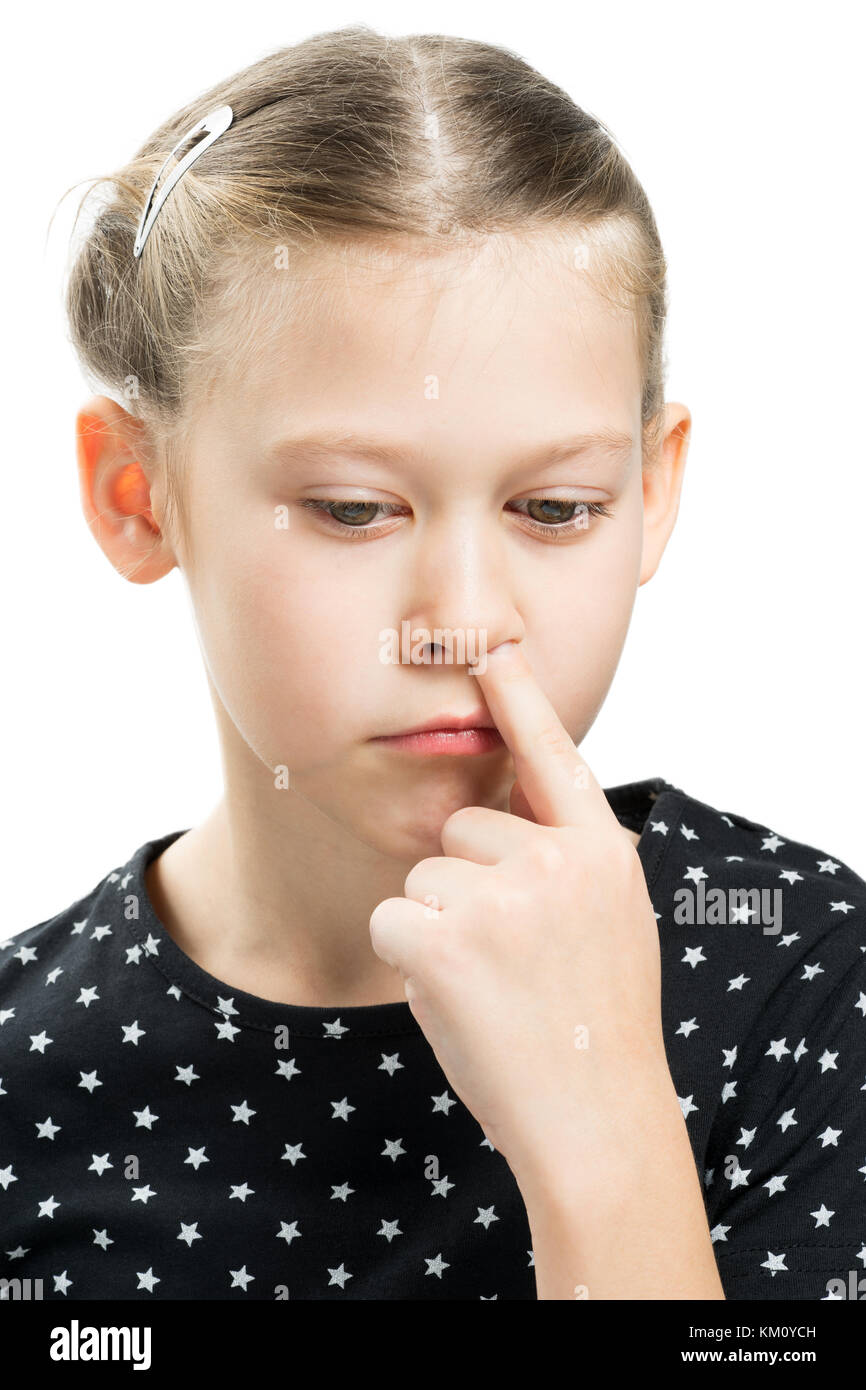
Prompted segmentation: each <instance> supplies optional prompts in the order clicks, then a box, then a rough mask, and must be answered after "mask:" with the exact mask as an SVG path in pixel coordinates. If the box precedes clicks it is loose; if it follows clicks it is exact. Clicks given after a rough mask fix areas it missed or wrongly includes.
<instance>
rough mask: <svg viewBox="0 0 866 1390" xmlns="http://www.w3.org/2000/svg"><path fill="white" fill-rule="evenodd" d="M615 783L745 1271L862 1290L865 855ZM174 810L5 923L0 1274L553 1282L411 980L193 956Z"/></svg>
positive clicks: (75, 1278)
mask: <svg viewBox="0 0 866 1390" xmlns="http://www.w3.org/2000/svg"><path fill="white" fill-rule="evenodd" d="M606 796H607V798H608V800H609V802H610V804H611V806H612V807H613V809H614V811H615V812H616V814H617V816H618V818H619V820H620V821H621V823H622V824H623V825H625V826H627V827H629V828H631V829H633V830H636V831H641V832H642V833H641V839H640V844H639V846H638V853H639V855H640V858H641V862H642V864H643V868H644V872H645V875H646V880H647V886H648V889H649V892H650V896H651V898H652V901H653V905H654V908H655V911H656V915H657V917H658V927H659V938H660V943H661V957H662V1011H663V1023H664V1036H665V1042H666V1048H667V1057H668V1062H669V1066H670V1071H671V1075H672V1078H673V1081H674V1083H675V1087H676V1092H677V1095H678V1097H679V1098H680V1103H681V1106H682V1109H683V1114H684V1116H685V1122H686V1126H687V1129H688V1133H689V1136H690V1140H691V1144H692V1149H693V1153H694V1157H695V1163H696V1167H697V1171H698V1173H699V1174H700V1178H701V1182H702V1190H703V1193H704V1200H705V1203H706V1210H707V1217H708V1221H709V1226H710V1230H711V1234H712V1238H713V1248H714V1251H715V1253H716V1256H717V1262H718V1268H719V1272H720V1276H721V1279H722V1283H723V1287H724V1290H725V1293H726V1296H727V1297H728V1298H732V1299H833V1298H842V1297H852V1296H856V1293H855V1291H856V1284H857V1281H858V1280H859V1279H861V1278H864V1279H866V962H864V955H866V883H864V881H863V879H861V878H860V877H859V876H858V875H857V874H855V873H854V872H853V870H851V869H850V868H848V867H847V866H846V865H845V864H842V863H840V862H838V861H835V860H833V859H832V858H831V857H830V856H829V855H828V854H825V853H823V852H822V851H819V850H816V849H814V848H812V847H810V846H808V845H804V844H799V843H795V842H793V841H790V840H785V839H781V838H779V837H778V836H777V835H775V834H774V833H773V832H772V831H770V830H769V829H768V828H767V827H766V826H762V825H757V824H755V823H754V822H752V821H749V820H745V819H743V817H741V816H737V815H734V814H733V813H729V814H722V813H720V812H719V811H717V810H715V809H713V807H711V806H708V805H706V804H705V803H703V802H701V801H698V800H696V799H694V798H693V797H690V796H688V795H687V794H686V793H685V792H683V791H681V790H680V789H679V788H677V787H674V786H672V785H671V784H670V783H669V782H666V781H664V780H663V779H662V778H653V779H647V780H646V781H643V782H635V783H629V784H627V785H624V786H620V787H614V788H612V789H609V790H607V791H606ZM183 833H185V832H183V831H175V832H173V833H171V834H169V835H165V836H163V837H162V838H160V839H156V840H150V841H148V842H147V843H145V844H143V845H141V846H140V847H139V849H137V850H136V851H135V853H134V854H133V855H132V856H131V857H130V859H129V860H128V861H127V862H126V863H125V864H123V865H121V866H120V867H118V868H116V869H115V870H113V871H112V872H111V873H109V874H108V875H107V876H106V877H105V878H104V879H102V880H101V882H99V883H98V884H97V885H96V886H95V887H94V888H93V889H92V890H91V891H90V892H89V893H87V894H86V895H85V896H84V897H82V898H80V899H79V900H78V901H77V902H75V903H73V904H72V905H71V906H70V907H68V908H66V909H65V910H64V911H62V912H60V913H58V914H57V915H56V916H54V917H52V918H51V919H50V920H49V921H46V922H42V923H41V924H40V925H38V926H35V927H31V928H29V929H27V930H25V931H23V932H20V933H19V934H18V935H16V936H15V937H14V938H13V939H12V940H11V941H7V942H4V943H2V946H0V1278H5V1279H10V1280H11V1279H13V1278H15V1277H18V1278H20V1279H28V1278H29V1279H31V1280H33V1279H42V1280H43V1296H44V1297H45V1298H60V1299H62V1298H67V1299H106V1298H120V1299H127V1298H128V1299H144V1300H148V1299H154V1298H155V1299H269V1300H270V1299H277V1298H286V1297H288V1298H300V1299H332V1298H333V1299H534V1298H535V1296H536V1295H535V1277H534V1271H533V1255H532V1249H531V1244H532V1242H531V1235H530V1230H529V1224H528V1220H527V1216H526V1211H525V1208H524V1205H523V1202H522V1199H521V1196H520V1192H519V1189H518V1187H517V1185H516V1182H515V1180H514V1178H513V1176H512V1174H511V1170H510V1169H509V1167H508V1165H507V1164H506V1162H505V1160H504V1158H503V1157H502V1155H501V1154H500V1153H498V1152H497V1151H496V1150H495V1149H493V1148H492V1147H491V1144H490V1142H489V1141H488V1140H487V1139H485V1136H484V1133H483V1131H482V1129H481V1127H480V1125H479V1124H478V1123H477V1121H476V1120H475V1118H474V1117H473V1116H472V1115H471V1113H470V1112H469V1111H468V1110H467V1109H466V1108H465V1106H464V1105H463V1104H462V1103H461V1101H459V1100H458V1099H457V1098H456V1096H454V1095H453V1093H452V1092H451V1090H450V1088H449V1085H448V1082H447V1080H446V1078H445V1076H444V1074H443V1072H442V1071H441V1069H440V1067H439V1065H438V1063H437V1062H436V1059H435V1057H434V1054H433V1052H432V1050H431V1048H430V1046H429V1044H428V1043H427V1040H426V1038H425V1037H424V1035H423V1033H422V1032H421V1030H420V1028H419V1026H418V1024H417V1023H416V1021H415V1019H414V1017H413V1015H412V1013H411V1010H410V1008H409V1005H408V1003H393V1004H377V1005H372V1006H363V1007H358V1006H351V1007H348V1008H312V1007H306V1006H296V1005H288V1004H281V1003H272V1002H269V1001H267V1000H265V999H260V998H257V997H255V996H253V995H250V994H246V993H244V992H243V991H241V990H238V989H235V988H233V987H232V986H230V985H227V984H224V983H222V982H221V981H219V980H216V979H214V978H213V977H212V976H210V975H208V974H207V973H206V972H205V971H203V970H202V969H200V968H199V967H198V966H197V965H196V964H195V963H194V962H193V961H192V960H191V959H190V958H189V957H188V956H187V955H185V954H184V953H183V952H182V951H181V950H180V949H179V947H178V946H177V945H176V944H175V942H174V941H173V940H172V938H171V937H170V936H169V935H168V933H167V932H166V930H165V928H164V927H163V925H162V924H161V922H160V921H159V919H158V918H157V916H156V914H155V912H154V909H153V906H152V904H151V903H150V901H149V899H148V895H147V891H146V885H145V879H144V870H145V867H146V866H147V864H148V863H149V862H150V861H151V860H152V859H153V858H155V857H156V855H158V854H160V853H161V851H162V850H164V849H165V848H167V847H168V845H169V844H171V843H172V841H173V840H175V839H176V838H177V837H178V836H179V835H180V834H183ZM741 889H745V890H752V897H751V899H749V900H747V901H746V900H744V899H743V898H739V899H738V898H737V896H736V892H734V893H732V892H731V891H730V890H741ZM682 890H685V894H683V892H682ZM689 909H690V910H691V917H692V920H691V922H689V921H687V920H683V917H684V915H686V914H687V913H688V911H689ZM633 1236H634V1239H635V1240H640V1231H639V1230H636V1231H635V1232H634V1233H633ZM830 1281H839V1282H837V1283H833V1282H830ZM664 1284H665V1277H664V1269H660V1270H659V1291H658V1296H659V1297H661V1298H664V1297H665V1292H664ZM0 1290H2V1286H0ZM864 1291H866V1284H864V1286H863V1288H862V1289H861V1290H860V1293H861V1295H862V1293H863V1292H864Z"/></svg>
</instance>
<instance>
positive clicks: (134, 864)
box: [120, 777, 685, 1040]
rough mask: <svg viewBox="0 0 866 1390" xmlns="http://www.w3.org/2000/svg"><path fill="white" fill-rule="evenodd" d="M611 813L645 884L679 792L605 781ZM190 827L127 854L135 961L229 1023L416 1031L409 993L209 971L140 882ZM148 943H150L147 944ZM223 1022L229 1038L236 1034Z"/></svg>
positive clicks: (301, 1031)
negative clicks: (297, 984) (268, 984)
mask: <svg viewBox="0 0 866 1390" xmlns="http://www.w3.org/2000/svg"><path fill="white" fill-rule="evenodd" d="M604 793H605V796H606V797H607V800H608V803H609V805H610V806H611V808H612V810H613V811H614V814H615V815H616V816H617V819H618V820H619V821H620V823H621V824H622V825H625V826H626V827H627V828H628V829H631V830H635V831H640V840H639V841H638V844H637V846H636V848H637V852H638V855H639V857H640V860H641V863H642V865H643V869H644V874H645V876H646V880H647V885H648V888H649V889H650V890H651V889H652V886H653V883H654V882H655V879H656V877H657V876H658V872H659V869H660V867H661V863H662V860H663V857H664V853H665V849H666V847H667V845H668V843H669V842H670V838H671V834H672V832H673V829H674V827H675V823H676V820H677V819H678V815H679V812H680V810H681V807H682V802H683V800H684V797H685V794H684V793H683V792H682V791H680V789H679V788H678V787H674V786H673V785H672V783H670V782H667V781H666V780H665V779H664V778H662V777H649V778H645V779H643V780H641V781H636V782H624V783H622V784H620V785H619V786H616V787H605V788H604ZM651 821H655V822H656V824H657V825H658V824H659V823H660V822H665V824H666V833H658V834H657V833H655V832H654V831H653V829H652V827H651V824H650V822H651ZM188 829H189V827H187V828H186V829H183V830H173V831H170V832H169V833H168V834H167V835H162V836H160V837H159V838H158V839H154V840H148V841H146V842H145V843H144V844H143V845H140V846H139V848H138V849H137V850H136V851H135V853H134V854H133V855H132V857H131V859H130V860H129V861H128V863H127V865H126V866H125V867H126V870H127V875H128V876H124V878H123V880H122V881H123V883H124V887H123V888H122V889H121V890H120V891H121V892H122V893H123V894H124V896H125V897H129V896H130V895H134V896H135V898H136V899H137V902H138V916H137V918H136V917H133V918H132V919H131V920H126V919H125V920H124V925H125V926H126V927H128V929H129V930H130V932H131V933H132V935H133V936H134V937H135V939H136V944H137V945H138V946H140V947H141V949H142V952H143V957H142V963H143V962H144V961H146V962H147V964H148V965H150V966H152V967H154V968H156V969H157V970H158V971H160V973H161V974H162V975H163V976H164V977H165V979H166V980H167V982H168V984H167V987H168V988H169V989H172V988H174V989H175V990H179V991H180V992H181V993H182V994H184V995H186V996H187V997H188V998H190V999H192V1000H193V1001H194V1002H196V1003H198V1004H200V1005H202V1006H203V1007H204V1008H206V1009H208V1010H210V1012H212V1013H215V1014H216V1015H218V1016H221V1017H222V1018H223V1019H225V1020H226V1021H227V1022H228V1023H229V1024H230V1025H231V1026H232V1028H253V1029H259V1030H262V1029H264V1030H266V1031H268V1032H273V1031H274V1030H275V1029H276V1028H287V1029H288V1030H289V1033H290V1034H294V1035H295V1036H296V1037H307V1038H321V1039H323V1040H325V1039H328V1038H332V1039H334V1040H345V1039H349V1038H356V1037H375V1036H378V1035H381V1036H383V1037H384V1036H397V1035H401V1034H405V1035H418V1036H423V1035H422V1030H421V1028H420V1026H419V1024H418V1022H417V1020H416V1019H415V1017H414V1015H413V1013H412V1010H411V1009H410V1007H409V1004H408V1001H407V1002H405V1003H403V1002H398V1003H390V1004H350V1005H333V1006H323V1005H318V1004H317V1005H311V1004H286V1003H283V1002H277V1001H275V1000H269V999H264V998H262V997H260V996H259V995H255V994H248V993H247V992H246V991H244V990H241V989H237V988H235V987H234V986H233V985H229V984H227V983H226V982H225V981H224V980H218V979H217V978H216V977H215V976H213V975H210V974H209V973H208V972H207V971H206V970H204V969H203V968H202V967H201V966H200V965H198V964H197V963H196V962H195V961H194V960H193V959H192V957H191V956H188V955H187V954H186V952H185V951H182V950H181V948H180V947H179V946H178V945H177V943H176V942H175V940H174V938H173V937H171V936H170V935H169V933H168V932H167V931H166V928H165V926H164V925H163V923H162V921H161V920H160V918H159V917H158V916H157V914H156V910H155V908H154V906H153V903H152V902H151V899H150V895H149V893H148V890H147V880H146V877H145V871H146V869H147V867H148V865H149V864H150V863H152V861H153V860H154V859H156V858H157V857H158V856H159V855H160V854H162V852H163V851H164V850H166V849H168V847H169V845H171V844H173V843H174V841H175V840H177V839H179V838H180V836H181V835H185V834H186V833H187V830H188ZM154 943H155V944H154ZM232 1028H227V1029H226V1036H227V1038H228V1039H229V1040H231V1039H233V1038H234V1037H235V1036H236V1035H235V1034H234V1032H233V1031H232Z"/></svg>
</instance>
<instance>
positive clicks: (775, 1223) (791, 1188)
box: [704, 873, 866, 1301]
mask: <svg viewBox="0 0 866 1390" xmlns="http://www.w3.org/2000/svg"><path fill="white" fill-rule="evenodd" d="M835 887H836V890H837V891H836V892H835V893H833V892H830V893H828V892H827V887H826V880H824V881H823V882H822V883H821V885H820V898H818V897H817V896H816V897H814V898H812V896H811V895H810V894H809V893H808V892H807V893H806V894H805V895H804V899H803V900H804V901H805V902H807V903H808V904H809V907H808V910H807V913H806V914H805V915H803V916H802V917H801V919H800V920H799V921H796V922H795V923H794V924H793V925H790V924H789V925H787V926H786V927H785V928H784V929H783V933H782V934H780V935H779V936H778V937H776V938H773V937H768V936H765V937H754V936H753V937H752V941H753V943H754V945H753V948H752V949H753V950H754V951H755V953H756V954H757V953H759V952H761V951H768V952H772V953H774V955H771V956H770V960H771V961H772V982H771V986H770V987H769V988H768V990H767V992H766V996H765V997H764V998H763V999H762V1005H761V1009H760V1011H759V1013H758V1014H757V1017H756V1018H755V1019H754V1021H753V1023H752V1026H751V1027H750V1029H749V1030H748V1032H747V1033H746V1036H745V1037H744V1038H743V1039H742V1040H740V1041H739V1042H737V1044H736V1048H735V1051H734V1050H733V1049H732V1051H731V1052H729V1053H728V1056H727V1060H728V1061H730V1062H731V1063H732V1065H731V1067H730V1069H729V1071H728V1072H727V1073H726V1074H727V1075H728V1076H729V1077H730V1081H729V1082H728V1083H727V1084H726V1088H725V1091H724V1092H723V1094H722V1097H721V1098H720V1103H719V1105H718V1110H717V1112H716V1118H715V1123H714V1125H713V1128H712V1131H711V1133H710V1135H709V1142H708V1145H707V1168H706V1171H705V1174H704V1185H705V1193H704V1195H705V1202H706V1208H707V1215H708V1217H709V1221H710V1231H711V1235H712V1239H713V1246H714V1252H715V1255H716V1259H717V1265H718V1268H719V1273H720V1277H721V1279H722V1283H723V1286H724V1289H725V1294H726V1297H727V1298H730V1299H778V1300H789V1299H808V1300H829V1301H832V1300H846V1299H851V1298H855V1299H862V1298H864V1297H866V884H864V883H863V881H862V880H860V879H858V878H857V876H856V875H853V874H850V873H849V876H848V877H847V881H846V882H845V883H844V886H843V884H841V883H839V884H837V885H835ZM819 901H820V904H821V905H820V907H819V906H818V903H819ZM758 968H759V967H758V966H757V965H756V967H755V969H756V970H757V969H758Z"/></svg>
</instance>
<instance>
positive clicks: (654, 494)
mask: <svg viewBox="0 0 866 1390" xmlns="http://www.w3.org/2000/svg"><path fill="white" fill-rule="evenodd" d="M664 417H665V418H664V424H663V437H662V440H661V442H660V444H659V446H658V452H657V454H656V456H655V458H653V459H651V460H649V461H648V462H647V464H646V466H645V467H644V470H643V555H642V558H641V570H640V584H645V583H646V582H647V580H648V579H652V577H653V575H654V574H655V572H656V570H657V569H658V565H659V561H660V560H661V558H662V555H663V554H664V548H665V546H666V545H667V543H668V538H669V537H670V534H671V532H672V531H673V529H674V522H675V521H676V519H677V512H678V511H679V505H680V492H681V489H682V485H683V473H684V471H685V466H686V455H687V454H688V451H689V438H690V435H691V428H692V417H691V412H690V411H689V408H688V406H685V405H682V404H681V403H680V402H679V401H667V402H666V404H665V408H664ZM640 584H639V585H638V587H640Z"/></svg>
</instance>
